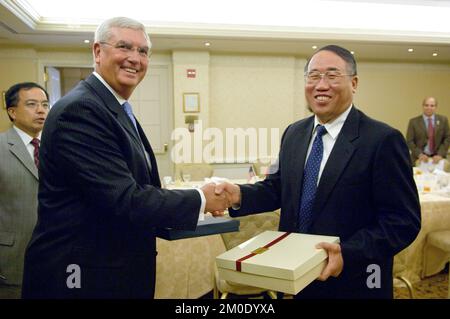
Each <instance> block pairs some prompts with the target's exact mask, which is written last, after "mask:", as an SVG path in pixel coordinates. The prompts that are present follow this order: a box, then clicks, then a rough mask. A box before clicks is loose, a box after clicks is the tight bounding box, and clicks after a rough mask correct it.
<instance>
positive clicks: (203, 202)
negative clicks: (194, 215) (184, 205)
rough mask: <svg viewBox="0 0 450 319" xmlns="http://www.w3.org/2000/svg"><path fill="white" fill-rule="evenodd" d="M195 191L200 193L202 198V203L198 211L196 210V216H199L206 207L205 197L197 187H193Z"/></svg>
mask: <svg viewBox="0 0 450 319" xmlns="http://www.w3.org/2000/svg"><path fill="white" fill-rule="evenodd" d="M195 190H196V191H198V193H199V194H200V198H201V200H202V204H201V206H200V211H199V212H198V217H199V218H201V217H202V214H204V213H205V207H206V197H205V194H203V191H202V190H201V189H199V188H195Z"/></svg>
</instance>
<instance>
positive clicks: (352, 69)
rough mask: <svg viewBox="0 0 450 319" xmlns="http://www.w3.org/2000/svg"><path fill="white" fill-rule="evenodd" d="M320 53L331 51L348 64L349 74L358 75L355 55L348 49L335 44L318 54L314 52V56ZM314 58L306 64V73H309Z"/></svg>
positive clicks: (325, 47) (324, 48) (327, 46)
mask: <svg viewBox="0 0 450 319" xmlns="http://www.w3.org/2000/svg"><path fill="white" fill-rule="evenodd" d="M320 51H331V52H333V53H335V54H336V55H338V56H339V57H341V58H342V59H343V60H344V61H345V62H346V63H347V68H348V70H347V72H349V73H350V74H351V75H357V74H358V72H357V69H356V60H355V58H354V57H353V54H351V52H350V51H348V50H347V49H345V48H343V47H340V46H338V45H334V44H332V45H326V46H324V47H322V48H320V49H319V50H317V51H316V52H314V54H313V56H314V55H315V54H316V53H318V52H320ZM313 56H312V57H313ZM312 57H311V58H309V59H308V62H306V65H305V70H304V71H305V72H307V71H308V67H309V62H310V61H311V59H312Z"/></svg>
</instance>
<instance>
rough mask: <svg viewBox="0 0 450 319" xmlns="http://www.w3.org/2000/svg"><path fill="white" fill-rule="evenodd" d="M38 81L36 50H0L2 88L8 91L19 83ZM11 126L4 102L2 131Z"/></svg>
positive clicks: (0, 80) (0, 119) (1, 111)
mask: <svg viewBox="0 0 450 319" xmlns="http://www.w3.org/2000/svg"><path fill="white" fill-rule="evenodd" d="M25 81H27V82H28V81H31V82H36V81H37V59H36V52H35V51H34V50H24V49H22V50H19V51H18V50H10V49H3V50H0V90H1V92H6V90H8V88H9V87H10V86H11V85H13V84H15V83H17V82H25ZM10 127H11V121H10V120H9V118H8V115H7V113H6V110H5V109H4V106H3V103H2V106H1V110H0V132H3V131H6V130H7V129H9V128H10Z"/></svg>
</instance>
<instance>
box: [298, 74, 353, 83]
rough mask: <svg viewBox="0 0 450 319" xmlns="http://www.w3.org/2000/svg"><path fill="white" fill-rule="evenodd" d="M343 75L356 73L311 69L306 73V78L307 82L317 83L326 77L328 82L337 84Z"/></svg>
mask: <svg viewBox="0 0 450 319" xmlns="http://www.w3.org/2000/svg"><path fill="white" fill-rule="evenodd" d="M343 76H354V74H342V73H341V72H339V71H326V72H325V73H320V72H319V71H310V72H306V73H305V80H306V83H307V84H317V83H319V81H320V80H321V79H322V78H324V77H325V79H326V80H327V82H328V83H330V84H337V83H339V81H340V78H341V77H343Z"/></svg>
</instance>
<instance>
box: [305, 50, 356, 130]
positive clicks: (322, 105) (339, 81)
mask: <svg viewBox="0 0 450 319" xmlns="http://www.w3.org/2000/svg"><path fill="white" fill-rule="evenodd" d="M348 69H349V68H348V67H347V63H346V62H345V61H344V60H343V59H342V58H341V57H340V56H338V55H337V54H335V53H334V52H331V51H326V50H324V51H319V52H318V53H316V54H315V55H314V56H313V57H312V58H311V60H310V61H309V65H308V72H311V71H318V72H320V73H325V72H327V71H337V72H339V73H340V74H342V75H343V76H340V77H338V78H336V79H335V80H333V81H332V83H329V81H328V80H327V79H326V77H325V76H323V77H322V78H321V79H320V80H319V81H318V82H317V83H312V84H311V83H309V82H308V81H306V83H305V97H306V101H307V102H308V105H309V107H310V108H311V110H312V111H313V112H314V114H316V115H317V117H318V118H319V120H320V122H322V123H323V124H325V123H327V122H330V121H333V120H334V119H336V118H337V117H338V116H339V115H341V114H342V113H343V112H344V111H345V110H346V109H347V108H348V107H349V106H350V105H351V103H352V101H353V94H354V93H355V92H356V88H357V85H358V77H357V76H356V75H355V76H350V75H345V74H349V73H350V71H349V70H348Z"/></svg>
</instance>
